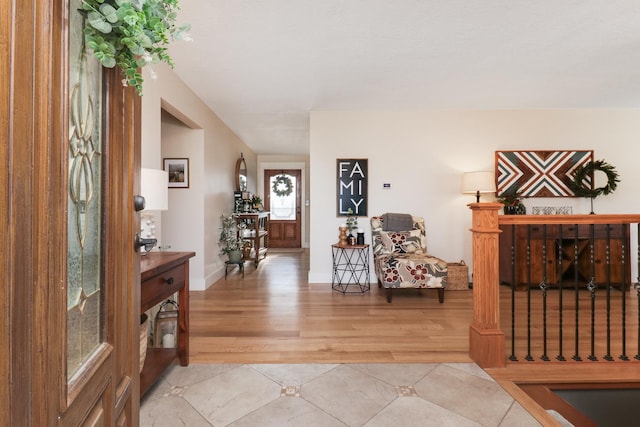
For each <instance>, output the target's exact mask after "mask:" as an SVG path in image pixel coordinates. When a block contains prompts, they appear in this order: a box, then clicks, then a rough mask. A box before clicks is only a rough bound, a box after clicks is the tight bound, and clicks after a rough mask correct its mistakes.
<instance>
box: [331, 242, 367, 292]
mask: <svg viewBox="0 0 640 427" xmlns="http://www.w3.org/2000/svg"><path fill="white" fill-rule="evenodd" d="M331 255H332V258H333V277H332V279H331V288H332V289H333V290H334V291H338V292H342V293H343V294H347V293H365V292H367V291H369V290H370V287H371V284H370V283H369V245H368V244H364V245H340V244H334V245H331ZM350 285H352V286H355V287H356V289H355V290H353V291H349V290H348V289H349V286H350Z"/></svg>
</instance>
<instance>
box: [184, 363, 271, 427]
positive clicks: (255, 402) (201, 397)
mask: <svg viewBox="0 0 640 427" xmlns="http://www.w3.org/2000/svg"><path fill="white" fill-rule="evenodd" d="M280 390H281V386H280V385H278V384H276V383H275V382H273V381H271V380H270V379H268V378H266V377H265V376H264V375H262V374H260V373H258V372H256V371H255V370H254V369H252V368H250V367H249V366H239V367H237V368H234V369H232V370H230V371H227V372H225V373H223V374H220V375H217V376H215V377H213V378H211V379H208V380H205V381H202V382H199V383H197V384H195V385H193V386H190V387H188V388H187V389H186V390H185V391H184V398H185V400H186V401H187V402H189V403H190V404H191V405H192V406H193V407H194V408H195V409H196V410H197V411H198V412H200V413H201V414H202V415H203V416H204V417H205V418H206V419H207V420H208V421H209V422H210V423H211V425H213V426H226V425H228V424H230V423H231V422H233V421H235V420H237V419H239V418H242V417H243V416H244V415H246V414H248V413H250V412H252V411H254V410H256V409H258V408H260V407H262V406H264V405H266V404H267V403H269V402H271V401H273V400H275V399H277V398H279V397H280Z"/></svg>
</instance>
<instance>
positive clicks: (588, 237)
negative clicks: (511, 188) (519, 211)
mask: <svg viewBox="0 0 640 427" xmlns="http://www.w3.org/2000/svg"><path fill="white" fill-rule="evenodd" d="M507 217H520V218H517V219H516V218H507ZM571 221H574V222H573V223H572V222H571ZM527 222H528V223H527ZM500 230H501V231H502V233H500V238H499V242H500V243H499V248H500V254H499V256H500V282H501V283H503V284H508V285H511V284H512V281H513V279H514V278H515V283H514V285H515V287H516V289H526V287H527V284H528V283H531V285H532V286H535V287H537V286H538V284H539V283H540V282H541V281H542V280H543V277H544V278H546V283H547V284H548V285H550V286H558V284H559V283H561V282H562V283H564V284H565V285H573V284H574V283H575V281H576V279H577V280H578V283H579V284H580V285H581V286H586V285H587V283H588V282H589V281H590V280H591V277H592V275H593V276H594V277H595V282H596V284H598V285H604V284H606V283H607V282H609V283H610V284H611V285H612V286H620V285H621V284H622V283H625V284H626V287H628V286H629V284H630V283H631V270H630V262H629V261H630V260H629V234H630V230H629V224H628V223H624V222H622V223H621V220H620V219H619V218H618V217H617V216H614V215H505V216H501V217H500ZM592 252H593V253H592ZM623 259H624V263H623V262H622V260H623ZM527 263H528V264H529V266H527ZM512 268H513V269H514V270H513V271H512ZM514 273H515V277H513V275H514Z"/></svg>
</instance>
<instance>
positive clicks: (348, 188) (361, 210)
mask: <svg viewBox="0 0 640 427" xmlns="http://www.w3.org/2000/svg"><path fill="white" fill-rule="evenodd" d="M367 174H368V170H367V159H338V161H337V182H338V186H337V191H336V208H337V211H338V216H347V214H348V212H349V209H351V211H352V212H353V214H354V215H355V216H367Z"/></svg>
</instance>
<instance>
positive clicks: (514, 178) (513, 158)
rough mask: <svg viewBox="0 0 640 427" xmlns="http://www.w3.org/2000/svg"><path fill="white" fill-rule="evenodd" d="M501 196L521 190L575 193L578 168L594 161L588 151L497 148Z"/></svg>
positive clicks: (543, 194) (524, 192) (545, 193)
mask: <svg viewBox="0 0 640 427" xmlns="http://www.w3.org/2000/svg"><path fill="white" fill-rule="evenodd" d="M495 160H496V188H497V195H498V197H500V196H502V195H503V194H505V193H507V194H510V193H513V192H515V191H517V192H518V193H519V194H520V195H522V196H523V197H575V194H574V193H573V191H572V190H571V187H570V183H571V181H572V180H573V175H574V171H575V170H576V169H577V168H579V167H581V166H583V165H585V164H586V163H588V162H590V161H593V150H585V151H568V150H566V151H496V159H495Z"/></svg>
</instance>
